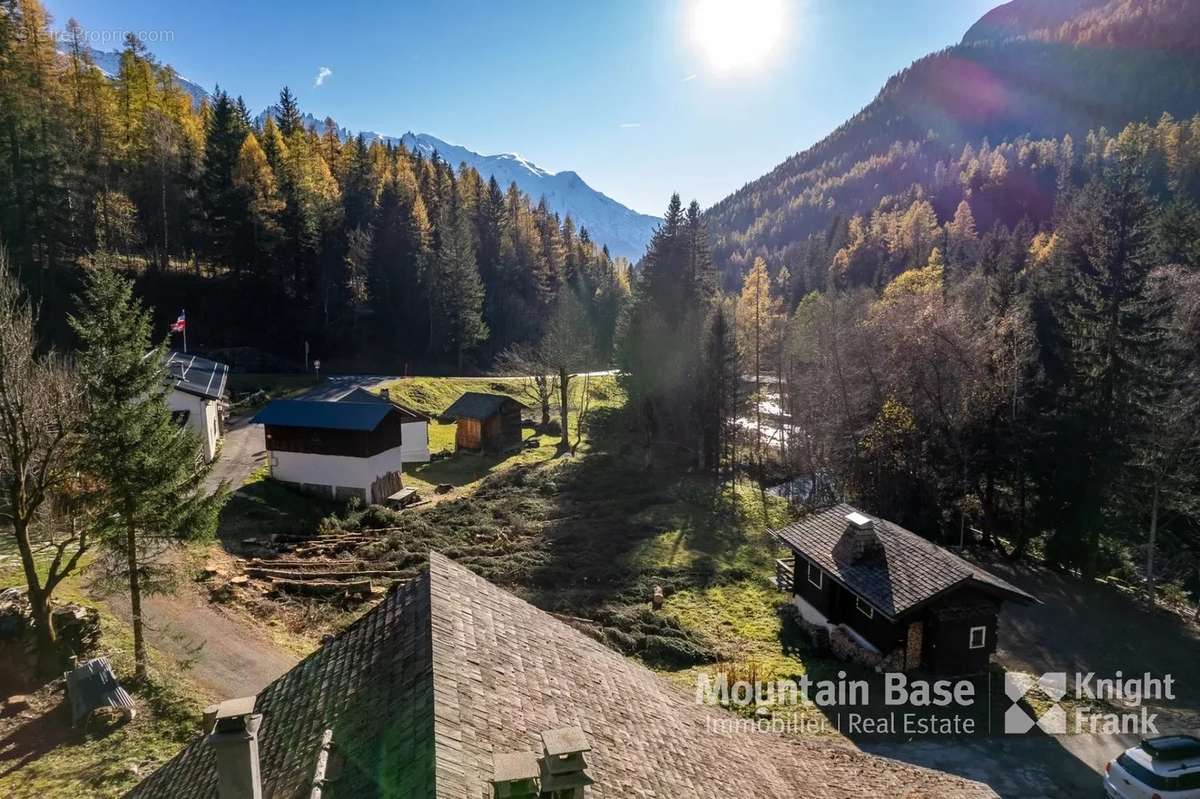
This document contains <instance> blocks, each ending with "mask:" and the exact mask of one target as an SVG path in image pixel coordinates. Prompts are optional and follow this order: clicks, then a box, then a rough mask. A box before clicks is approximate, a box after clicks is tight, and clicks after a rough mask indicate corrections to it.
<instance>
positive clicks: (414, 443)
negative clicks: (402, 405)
mask: <svg viewBox="0 0 1200 799" xmlns="http://www.w3.org/2000/svg"><path fill="white" fill-rule="evenodd" d="M400 436H401V442H400V452H401V454H402V455H403V457H404V462H405V463H428V462H429V422H426V421H424V420H422V421H420V422H405V423H404V424H403V425H401V427H400Z"/></svg>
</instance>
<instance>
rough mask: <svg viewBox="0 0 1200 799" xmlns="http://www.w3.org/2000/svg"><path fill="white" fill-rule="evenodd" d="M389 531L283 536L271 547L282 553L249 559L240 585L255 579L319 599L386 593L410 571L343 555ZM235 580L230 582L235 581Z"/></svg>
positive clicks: (277, 588) (280, 588) (241, 576)
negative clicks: (388, 588)
mask: <svg viewBox="0 0 1200 799" xmlns="http://www.w3.org/2000/svg"><path fill="white" fill-rule="evenodd" d="M386 532H389V530H388V529H383V530H370V531H363V532H336V533H324V534H316V535H293V534H278V535H275V536H274V537H273V541H272V542H271V544H270V545H269V546H268V548H269V549H272V550H273V551H274V552H276V553H277V554H278V555H279V557H274V558H269V557H267V558H264V557H255V558H249V559H247V560H246V561H245V562H244V563H243V570H242V574H241V575H239V576H238V577H236V578H234V579H235V580H239V584H245V583H246V582H248V581H250V580H253V581H255V582H258V583H263V584H265V585H266V587H267V588H268V589H269V590H271V591H278V592H281V593H286V594H292V595H299V596H317V597H334V596H342V597H366V596H370V595H371V594H376V593H382V592H383V591H385V590H386V587H387V586H388V585H391V584H392V583H395V582H399V581H401V580H402V579H403V577H404V575H405V572H401V571H397V570H395V569H393V568H389V564H386V563H372V562H370V561H365V560H361V559H357V558H346V557H339V556H340V555H344V554H345V553H348V552H352V551H353V550H355V549H357V548H358V547H359V546H361V545H363V544H366V543H369V542H371V541H373V540H375V539H376V537H377V536H379V535H380V534H382V533H386ZM232 582H233V580H230V583H232Z"/></svg>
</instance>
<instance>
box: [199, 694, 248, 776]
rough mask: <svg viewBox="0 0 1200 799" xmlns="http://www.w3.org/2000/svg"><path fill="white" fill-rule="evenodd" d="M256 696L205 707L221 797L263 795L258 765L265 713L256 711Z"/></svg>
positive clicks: (205, 722)
mask: <svg viewBox="0 0 1200 799" xmlns="http://www.w3.org/2000/svg"><path fill="white" fill-rule="evenodd" d="M255 699H256V697H253V696H244V697H242V698H240V699H230V700H228V701H225V702H222V703H220V704H219V705H211V706H210V707H208V708H207V709H205V711H204V727H205V729H207V730H208V743H209V746H211V747H212V748H213V754H214V755H215V756H216V759H217V795H218V796H219V797H220V799H262V775H261V774H260V773H259V767H258V728H259V726H260V725H261V724H262V714H260V713H255V712H254V701H255Z"/></svg>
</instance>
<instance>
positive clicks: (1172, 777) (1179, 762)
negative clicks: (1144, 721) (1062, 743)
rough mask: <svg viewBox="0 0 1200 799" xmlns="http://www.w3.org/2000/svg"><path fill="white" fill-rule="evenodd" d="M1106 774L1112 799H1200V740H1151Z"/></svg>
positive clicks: (1165, 737)
mask: <svg viewBox="0 0 1200 799" xmlns="http://www.w3.org/2000/svg"><path fill="white" fill-rule="evenodd" d="M1104 772H1105V774H1104V790H1105V793H1106V794H1107V795H1108V796H1109V797H1110V799H1200V738H1196V737H1194V736H1191V735H1163V736H1161V737H1158V738H1147V739H1146V740H1144V741H1142V742H1141V744H1139V745H1138V746H1135V747H1133V748H1132V749H1127V750H1125V752H1124V754H1122V755H1121V756H1120V757H1118V758H1117V759H1116V760H1114V761H1112V762H1111V763H1109V764H1108V765H1107V766H1105V767H1104Z"/></svg>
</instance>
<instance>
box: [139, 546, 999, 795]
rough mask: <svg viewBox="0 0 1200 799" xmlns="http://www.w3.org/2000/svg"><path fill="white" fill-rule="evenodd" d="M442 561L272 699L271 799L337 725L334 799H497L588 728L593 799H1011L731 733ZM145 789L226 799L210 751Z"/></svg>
mask: <svg viewBox="0 0 1200 799" xmlns="http://www.w3.org/2000/svg"><path fill="white" fill-rule="evenodd" d="M429 566H430V568H429V572H428V573H426V574H423V575H422V576H421V577H419V578H417V579H416V580H413V581H412V582H410V583H408V584H407V585H405V586H403V587H401V588H399V589H397V590H395V591H393V592H392V593H390V594H389V595H388V596H387V597H386V598H385V599H384V600H383V601H382V602H381V603H380V604H379V605H378V606H377V607H375V608H374V609H373V610H371V611H369V612H368V613H367V614H365V615H364V616H363V617H362V618H360V619H359V620H358V621H356V622H354V623H353V624H352V625H350V626H349V627H348V628H347V629H346V630H345V631H344V632H343V633H341V634H340V635H339V636H337V637H336V638H335V639H333V640H332V641H331V642H329V643H328V644H326V645H325V646H323V647H322V648H321V649H319V650H317V651H316V652H314V653H313V654H312V655H310V656H309V657H308V658H306V659H305V660H304V661H302V662H301V663H300V664H299V665H297V666H296V667H295V668H294V669H292V671H290V672H288V673H287V674H285V675H284V676H282V677H280V678H279V679H278V680H276V681H275V682H273V683H271V685H269V686H267V687H266V688H265V689H264V690H263V691H262V693H260V694H259V696H258V700H257V704H256V706H255V707H256V711H257V712H259V713H262V715H263V722H262V726H261V728H260V732H259V752H260V762H261V765H262V775H263V796H264V798H265V799H294V798H295V797H298V796H301V795H302V796H308V790H309V784H310V782H311V778H312V775H313V772H314V766H315V763H316V759H317V753H318V751H319V749H320V747H321V738H322V734H323V731H324V730H326V729H331V730H332V734H333V750H334V751H335V752H336V753H337V754H338V755H339V756H340V758H341V759H342V760H343V761H344V766H343V768H342V772H341V776H340V777H338V778H337V779H335V780H333V781H330V782H327V783H325V784H324V786H323V789H322V793H321V796H322V799H373V798H374V797H389V798H390V797H397V798H399V797H403V799H483V797H486V796H490V795H491V794H490V792H489V790H488V781H489V780H490V779H491V777H492V775H493V773H494V768H493V767H494V755H504V754H512V753H520V752H527V753H540V752H541V747H542V739H541V733H542V732H545V731H548V730H556V729H561V728H563V727H571V726H579V727H581V728H582V729H583V733H584V735H585V737H586V738H587V743H588V745H589V746H590V747H591V751H590V752H589V753H588V755H587V762H588V774H589V775H590V777H591V778H592V779H594V780H595V784H594V785H592V786H591V787H589V788H588V792H587V795H588V796H589V797H590V799H629V797H635V796H636V797H643V798H644V799H684V797H686V798H687V799H718V798H719V797H720V798H723V797H728V796H754V797H758V798H759V799H785V797H786V799H793V797H796V796H805V797H811V798H812V799H835V798H836V799H852V798H854V797H862V798H863V799H866V797H882V796H907V797H925V798H926V799H930V798H932V797H937V798H938V799H959V798H960V797H972V798H974V797H992V796H994V795H995V794H993V793H992V792H991V791H990V790H988V789H987V788H986V787H984V786H981V785H978V784H977V783H971V782H967V781H964V780H962V779H960V778H957V777H952V776H949V775H946V774H941V773H938V772H933V771H927V770H924V769H920V768H916V767H913V766H909V765H906V764H901V763H896V762H893V761H890V760H885V759H882V758H877V757H874V756H871V755H867V754H865V753H863V752H859V751H858V750H855V749H852V748H848V747H844V746H838V745H835V744H831V743H824V742H819V741H812V740H804V741H802V740H800V739H798V738H785V737H782V736H777V735H774V734H770V733H759V732H746V731H737V730H736V729H735V730H732V731H722V728H721V727H719V726H712V725H713V723H714V722H719V721H721V720H726V721H727V720H729V719H730V718H732V717H731V716H730V715H729V714H727V713H726V712H725V711H723V710H721V709H719V708H716V707H711V706H706V705H699V704H696V702H695V700H694V697H693V696H692V693H691V692H690V691H687V690H685V689H683V688H680V687H678V686H676V685H675V684H673V683H671V682H669V681H668V680H666V679H664V678H662V677H660V676H659V675H656V674H654V673H653V672H651V671H650V670H649V669H647V668H646V667H644V666H642V665H641V664H639V663H637V662H635V661H633V660H630V659H628V658H625V657H624V656H622V655H620V654H618V653H617V652H614V651H613V650H611V649H608V648H607V647H605V646H604V645H602V644H600V643H598V642H597V641H594V640H593V639H591V638H588V637H587V636H585V635H583V634H582V633H580V632H578V631H576V630H574V629H572V628H571V627H568V626H567V625H565V624H563V623H562V622H560V621H558V620H557V619H555V618H553V617H552V616H550V615H548V614H546V613H544V612H542V611H540V610H538V609H537V608H534V607H533V606H531V605H529V604H527V603H526V602H524V601H522V600H520V599H518V598H516V597H515V596H513V595H511V594H509V593H507V592H505V591H502V590H500V589H498V588H496V587H495V586H493V585H491V584H490V583H488V582H487V581H486V580H483V579H482V578H480V577H477V576H475V575H474V574H472V573H471V572H469V571H467V570H466V569H464V568H463V567H461V566H459V565H457V564H455V563H453V562H451V561H450V560H447V559H446V558H444V557H441V556H440V555H437V554H432V555H430V564H429ZM746 764H752V767H747V765H746ZM129 795H130V796H131V797H136V798H137V799H168V797H170V799H213V798H214V797H216V795H217V791H216V772H215V766H214V762H213V756H212V750H211V748H210V746H209V745H208V743H207V742H206V741H204V740H203V739H198V740H197V741H195V742H194V743H192V744H191V745H189V746H188V747H187V748H185V749H184V750H183V751H182V752H180V753H179V754H178V755H177V756H176V757H175V758H174V759H173V760H171V761H170V762H168V763H166V764H165V765H164V766H162V768H160V769H159V770H158V771H156V772H154V773H153V774H152V775H150V776H149V777H148V778H147V779H146V780H145V781H144V782H142V783H141V784H140V785H138V786H137V787H135V788H134V789H133V790H132V791H131V793H130V794H129Z"/></svg>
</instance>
